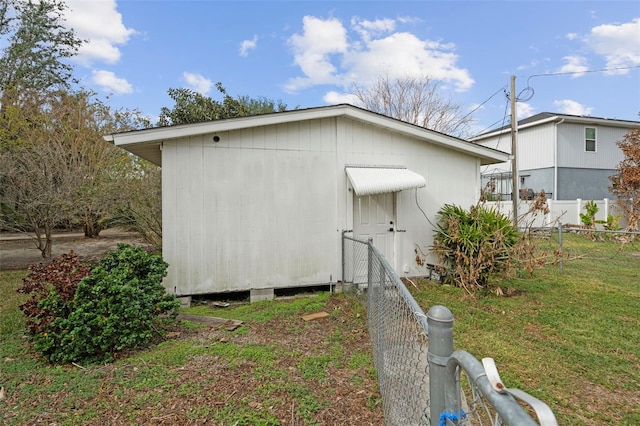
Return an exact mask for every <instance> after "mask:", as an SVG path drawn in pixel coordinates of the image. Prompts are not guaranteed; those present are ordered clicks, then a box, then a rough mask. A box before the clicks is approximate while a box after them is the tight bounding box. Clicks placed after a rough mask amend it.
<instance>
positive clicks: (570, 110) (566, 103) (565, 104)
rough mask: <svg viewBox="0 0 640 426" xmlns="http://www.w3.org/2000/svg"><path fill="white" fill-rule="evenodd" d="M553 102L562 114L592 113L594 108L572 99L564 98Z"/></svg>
mask: <svg viewBox="0 0 640 426" xmlns="http://www.w3.org/2000/svg"><path fill="white" fill-rule="evenodd" d="M553 104H554V105H555V106H556V107H558V108H559V111H560V112H561V113H562V114H569V115H591V112H592V111H593V108H591V107H586V106H584V105H582V104H580V103H579V102H576V101H572V100H571V99H562V100H560V101H553Z"/></svg>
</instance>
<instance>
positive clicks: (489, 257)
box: [432, 204, 520, 294]
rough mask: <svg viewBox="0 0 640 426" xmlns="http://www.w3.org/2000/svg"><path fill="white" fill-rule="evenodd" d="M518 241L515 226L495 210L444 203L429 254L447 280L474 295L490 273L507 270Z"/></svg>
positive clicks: (517, 232)
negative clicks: (435, 259)
mask: <svg viewBox="0 0 640 426" xmlns="http://www.w3.org/2000/svg"><path fill="white" fill-rule="evenodd" d="M519 239H520V232H519V231H518V229H517V227H515V226H514V225H513V224H512V223H511V221H510V219H509V218H508V217H506V216H505V215H503V214H502V213H500V212H499V211H498V210H497V209H495V208H491V207H487V206H485V205H483V204H478V205H475V206H472V207H471V208H470V209H469V210H465V209H463V208H462V207H459V206H456V205H451V204H445V206H444V207H442V208H441V209H440V210H439V211H438V223H437V224H436V230H435V235H434V240H433V246H432V251H433V252H435V254H436V255H437V256H438V263H439V264H440V265H441V267H442V268H444V270H445V271H444V272H445V273H446V280H448V281H449V282H451V283H452V284H454V285H456V286H458V287H460V288H463V289H464V290H465V291H466V292H467V293H469V294H475V293H476V292H477V291H478V290H481V289H483V288H486V286H487V282H488V278H489V276H490V274H492V273H494V272H502V271H505V270H507V269H508V267H509V262H510V257H511V252H512V248H513V247H514V246H515V245H516V243H517V242H518V241H519Z"/></svg>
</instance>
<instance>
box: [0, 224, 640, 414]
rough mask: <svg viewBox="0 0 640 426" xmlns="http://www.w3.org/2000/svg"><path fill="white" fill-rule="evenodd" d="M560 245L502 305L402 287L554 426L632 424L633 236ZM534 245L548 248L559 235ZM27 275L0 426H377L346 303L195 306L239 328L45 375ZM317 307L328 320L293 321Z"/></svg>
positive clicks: (638, 274) (439, 289)
mask: <svg viewBox="0 0 640 426" xmlns="http://www.w3.org/2000/svg"><path fill="white" fill-rule="evenodd" d="M564 237H565V238H564V249H565V250H564V252H565V256H566V257H565V260H564V272H563V273H560V272H559V270H558V269H559V268H558V266H557V265H549V266H547V267H546V268H544V269H542V270H537V271H536V272H535V274H534V276H533V277H530V276H528V275H525V276H522V277H519V278H517V279H513V280H510V281H506V282H502V283H500V286H501V287H502V288H503V289H504V290H505V291H506V290H507V289H508V288H512V289H513V291H512V292H511V294H512V295H511V296H509V297H498V296H496V295H494V294H487V295H483V296H481V297H478V298H476V299H473V298H470V297H468V296H466V295H465V293H464V292H463V291H461V290H459V289H457V288H453V287H450V286H441V285H439V284H437V283H435V282H431V281H419V282H418V289H415V288H413V287H411V288H410V290H411V291H412V292H413V293H414V294H415V296H416V299H417V300H418V302H419V303H420V305H421V306H422V307H423V309H424V310H425V312H426V311H428V309H429V308H430V307H431V306H433V305H435V304H441V305H445V306H447V307H448V308H449V309H451V311H452V312H453V314H454V316H455V326H454V346H455V349H464V350H467V351H468V352H470V353H472V354H473V355H474V356H476V357H477V358H478V359H480V358H483V357H487V356H489V357H492V358H494V359H495V361H496V364H497V366H498V369H499V371H500V375H501V377H502V379H503V380H504V382H505V384H506V385H507V386H509V387H517V388H520V389H522V390H525V391H527V392H529V393H531V394H532V395H534V396H536V397H538V398H539V399H541V400H543V401H545V402H546V403H548V404H549V405H550V406H551V408H552V410H553V411H554V412H555V413H556V416H557V417H558V420H559V423H560V424H567V425H581V424H582V425H601V424H617V425H638V424H640V312H639V310H640V241H637V242H635V243H630V244H626V245H621V244H620V243H615V242H610V241H609V242H593V241H590V240H588V239H587V238H585V237H584V236H578V235H565V236H564ZM539 246H540V248H542V249H546V250H548V251H553V250H554V249H555V248H557V240H556V237H555V236H554V237H553V238H552V239H551V240H544V239H541V240H540V244H539ZM25 274H26V272H24V271H18V272H1V273H0V387H3V388H4V389H5V392H6V396H5V398H4V399H2V400H0V423H2V424H25V425H26V424H34V423H45V424H51V423H57V424H60V425H65V424H67V425H75V424H105V423H106V424H146V423H149V422H151V423H158V424H161V423H163V424H185V423H189V422H193V423H196V422H200V423H201V422H203V421H204V420H207V421H208V423H210V424H216V425H230V424H237V425H253V424H255V425H277V424H291V422H293V421H295V424H299V425H305V424H307V425H314V424H318V425H320V424H382V417H381V407H380V395H379V393H378V390H377V388H376V383H375V372H374V371H373V367H372V361H371V355H370V348H369V347H368V337H367V333H366V322H365V314H364V310H363V307H362V306H361V305H360V304H359V303H358V302H357V300H356V299H354V298H352V297H349V296H347V295H338V296H331V295H328V294H326V293H323V294H318V295H316V296H315V297H309V298H299V299H295V300H290V301H279V302H266V303H258V304H254V305H248V304H247V305H240V306H238V307H231V308H226V309H224V310H215V311H214V310H212V308H210V307H207V306H199V307H195V308H191V309H190V310H189V312H188V313H192V314H204V315H217V316H226V317H229V318H234V319H240V320H243V321H245V324H244V325H243V326H242V327H240V328H238V329H236V330H233V331H230V330H226V329H224V328H223V329H220V330H213V329H210V328H202V327H199V326H195V325H190V324H184V325H183V326H182V327H181V328H180V329H179V330H178V331H180V336H179V337H177V338H172V339H169V340H166V341H163V342H161V343H160V344H158V345H157V346H155V347H153V348H149V349H144V350H142V351H139V352H137V353H133V354H123V355H122V356H121V357H119V359H118V360H117V361H116V362H114V363H113V364H109V365H104V366H101V365H98V366H73V365H65V366H50V365H48V364H46V363H45V362H43V361H42V360H41V359H40V358H39V357H38V356H37V354H35V353H34V352H33V351H32V350H31V349H30V345H29V341H28V340H27V339H25V338H24V337H23V336H24V332H23V328H22V323H21V313H20V311H19V310H18V308H17V306H18V305H19V304H20V303H21V302H22V300H24V296H23V295H21V294H18V293H16V292H15V289H16V288H18V287H19V286H20V282H21V279H22V277H24V276H25ZM323 310H324V311H326V312H328V313H329V314H330V315H329V317H327V318H325V319H322V320H319V321H310V322H305V321H303V320H302V319H301V316H302V315H305V314H307V313H314V312H318V311H323ZM292 419H293V420H292ZM336 422H337V423H336Z"/></svg>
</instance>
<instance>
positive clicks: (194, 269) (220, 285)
mask: <svg viewBox="0 0 640 426" xmlns="http://www.w3.org/2000/svg"><path fill="white" fill-rule="evenodd" d="M218 136H219V137H220V139H221V140H220V142H218V143H217V144H216V143H213V141H212V137H213V135H206V136H200V137H194V138H191V139H189V140H177V141H172V142H165V144H164V145H165V147H164V150H163V154H164V155H165V156H172V157H173V160H174V161H164V159H163V164H164V165H165V166H164V167H163V182H164V196H165V197H164V203H165V206H166V207H167V208H166V209H165V210H164V212H165V218H164V234H165V242H164V247H163V250H164V253H165V259H166V260H167V262H168V263H169V265H170V267H169V274H168V277H167V279H166V280H165V286H166V287H167V289H168V290H169V291H172V292H173V291H174V290H175V292H176V293H177V294H203V293H213V292H225V291H238V290H248V289H251V288H268V287H289V286H295V285H304V284H317V283H325V282H329V280H330V277H331V275H332V274H333V276H334V277H337V275H336V272H335V265H334V263H335V258H336V256H335V251H336V250H337V249H338V248H337V247H335V245H334V239H333V235H334V233H335V222H336V207H335V190H334V188H335V173H334V170H335V169H334V161H335V160H334V154H333V153H332V151H331V149H330V147H331V145H333V146H335V120H332V119H328V120H317V121H315V122H302V123H293V124H285V125H279V126H271V127H258V128H255V129H244V130H239V131H234V132H227V133H223V134H219V135H218ZM297 141H299V142H300V143H296V142H297ZM334 151H335V150H334ZM174 164H175V168H174V167H172V165H174ZM292 186H295V188H292ZM300 230H304V231H303V232H300Z"/></svg>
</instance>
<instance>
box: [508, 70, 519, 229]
mask: <svg viewBox="0 0 640 426" xmlns="http://www.w3.org/2000/svg"><path fill="white" fill-rule="evenodd" d="M509 99H510V101H511V200H512V202H513V225H514V226H518V198H520V192H519V191H518V162H517V161H516V141H517V136H518V117H517V114H516V76H515V75H512V76H511V96H510V97H509Z"/></svg>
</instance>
